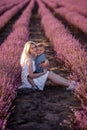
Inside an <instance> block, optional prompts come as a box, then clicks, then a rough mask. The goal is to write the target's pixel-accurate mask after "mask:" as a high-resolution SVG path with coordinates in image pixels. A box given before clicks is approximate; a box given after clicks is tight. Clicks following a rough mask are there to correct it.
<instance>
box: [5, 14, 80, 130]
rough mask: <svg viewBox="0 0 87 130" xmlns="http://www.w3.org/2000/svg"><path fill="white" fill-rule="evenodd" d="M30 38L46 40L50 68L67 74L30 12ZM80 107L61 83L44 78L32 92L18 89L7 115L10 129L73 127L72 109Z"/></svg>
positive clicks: (37, 40)
mask: <svg viewBox="0 0 87 130" xmlns="http://www.w3.org/2000/svg"><path fill="white" fill-rule="evenodd" d="M29 28H30V32H31V35H30V40H34V41H36V42H42V41H44V42H45V43H46V54H47V57H48V59H49V61H50V68H51V70H53V71H55V72H56V73H58V74H60V75H63V76H64V77H66V78H67V76H68V74H69V73H68V71H67V70H64V69H63V65H62V64H61V63H60V62H58V61H56V58H55V52H54V51H53V47H52V46H51V43H50V42H49V40H48V39H47V38H46V37H45V34H44V32H43V30H42V28H41V25H40V17H39V16H37V15H36V14H35V12H34V13H33V15H32V18H31V24H30V27H29ZM77 108H79V101H77V99H76V97H75V96H74V94H73V93H72V92H67V91H66V89H65V88H64V87H60V86H54V85H52V83H51V82H47V84H46V86H45V90H44V91H42V92H41V91H35V92H32V91H30V90H29V89H23V90H20V91H18V94H17V97H16V99H15V101H14V102H13V105H12V108H11V109H12V114H11V115H10V117H9V120H8V123H7V128H8V129H9V130H71V129H72V130H75V123H74V120H75V118H74V114H73V112H72V109H77Z"/></svg>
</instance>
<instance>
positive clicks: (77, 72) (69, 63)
mask: <svg viewBox="0 0 87 130" xmlns="http://www.w3.org/2000/svg"><path fill="white" fill-rule="evenodd" d="M37 2H38V5H39V14H40V15H41V23H42V26H43V28H44V31H45V33H46V36H47V37H48V38H49V39H50V41H51V42H52V43H53V45H54V49H55V51H56V52H57V58H59V59H61V60H63V61H64V62H65V66H66V67H67V68H70V69H71V75H70V77H69V78H72V79H75V80H77V81H78V82H79V83H78V87H77V90H76V93H75V94H76V96H77V97H78V98H79V99H80V100H81V106H82V110H81V111H74V114H75V116H76V118H77V119H78V121H79V122H80V127H86V128H87V124H86V122H87V115H86V113H87V109H86V108H87V106H86V105H85V102H84V100H83V99H85V100H87V94H86V91H87V89H86V87H87V66H86V63H87V53H86V52H85V49H84V48H83V47H82V46H81V44H80V43H79V41H77V40H76V39H75V38H74V37H73V36H72V35H71V34H70V32H69V31H68V30H67V29H66V28H65V27H64V25H63V24H62V23H61V22H60V21H59V20H58V19H56V18H55V17H54V16H53V15H52V14H51V12H50V11H49V10H48V9H47V8H46V7H45V5H44V4H43V3H42V2H41V0H37ZM49 25H50V26H49ZM82 113H83V115H85V116H83V115H82Z"/></svg>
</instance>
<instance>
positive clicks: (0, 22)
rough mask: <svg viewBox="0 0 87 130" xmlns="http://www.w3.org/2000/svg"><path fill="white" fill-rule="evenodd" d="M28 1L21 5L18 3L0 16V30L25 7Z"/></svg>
mask: <svg viewBox="0 0 87 130" xmlns="http://www.w3.org/2000/svg"><path fill="white" fill-rule="evenodd" d="M28 2H29V0H25V1H24V2H22V3H19V4H18V5H16V6H14V7H13V8H11V9H10V10H8V11H6V12H5V13H4V14H3V15H1V16H0V29H1V28H3V27H4V26H5V25H6V24H7V23H8V21H9V20H10V19H11V18H12V17H13V16H14V15H15V14H17V13H18V12H19V11H20V10H21V9H22V8H23V7H24V6H25V5H27V4H28Z"/></svg>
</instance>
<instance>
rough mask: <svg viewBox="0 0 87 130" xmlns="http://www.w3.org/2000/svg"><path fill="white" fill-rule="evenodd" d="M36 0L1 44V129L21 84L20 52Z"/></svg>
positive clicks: (3, 127)
mask: <svg viewBox="0 0 87 130" xmlns="http://www.w3.org/2000/svg"><path fill="white" fill-rule="evenodd" d="M34 2H35V1H34V0H32V1H30V3H29V4H28V6H27V8H26V9H25V10H24V11H23V13H22V15H21V16H20V17H19V19H18V20H17V21H16V22H15V24H14V25H13V31H12V32H11V34H10V35H9V36H8V37H7V39H6V40H5V42H4V43H3V44H2V45H1V46H0V75H1V76H0V77H2V79H0V129H2V130H4V129H5V125H6V122H7V118H8V116H9V114H10V113H9V108H10V106H11V104H12V101H13V100H14V98H15V96H16V93H17V87H18V86H19V85H20V73H21V70H20V64H19V59H20V54H21V52H22V49H23V46H24V44H25V42H26V41H27V40H28V38H29V23H30V17H31V13H32V12H31V11H32V9H33V7H34Z"/></svg>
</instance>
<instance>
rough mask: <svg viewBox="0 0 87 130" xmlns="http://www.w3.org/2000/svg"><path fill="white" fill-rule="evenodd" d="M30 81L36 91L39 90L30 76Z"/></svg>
mask: <svg viewBox="0 0 87 130" xmlns="http://www.w3.org/2000/svg"><path fill="white" fill-rule="evenodd" d="M28 81H29V82H30V84H31V85H32V87H33V88H34V89H37V87H36V85H35V83H34V81H33V79H31V78H30V77H29V76H28Z"/></svg>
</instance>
